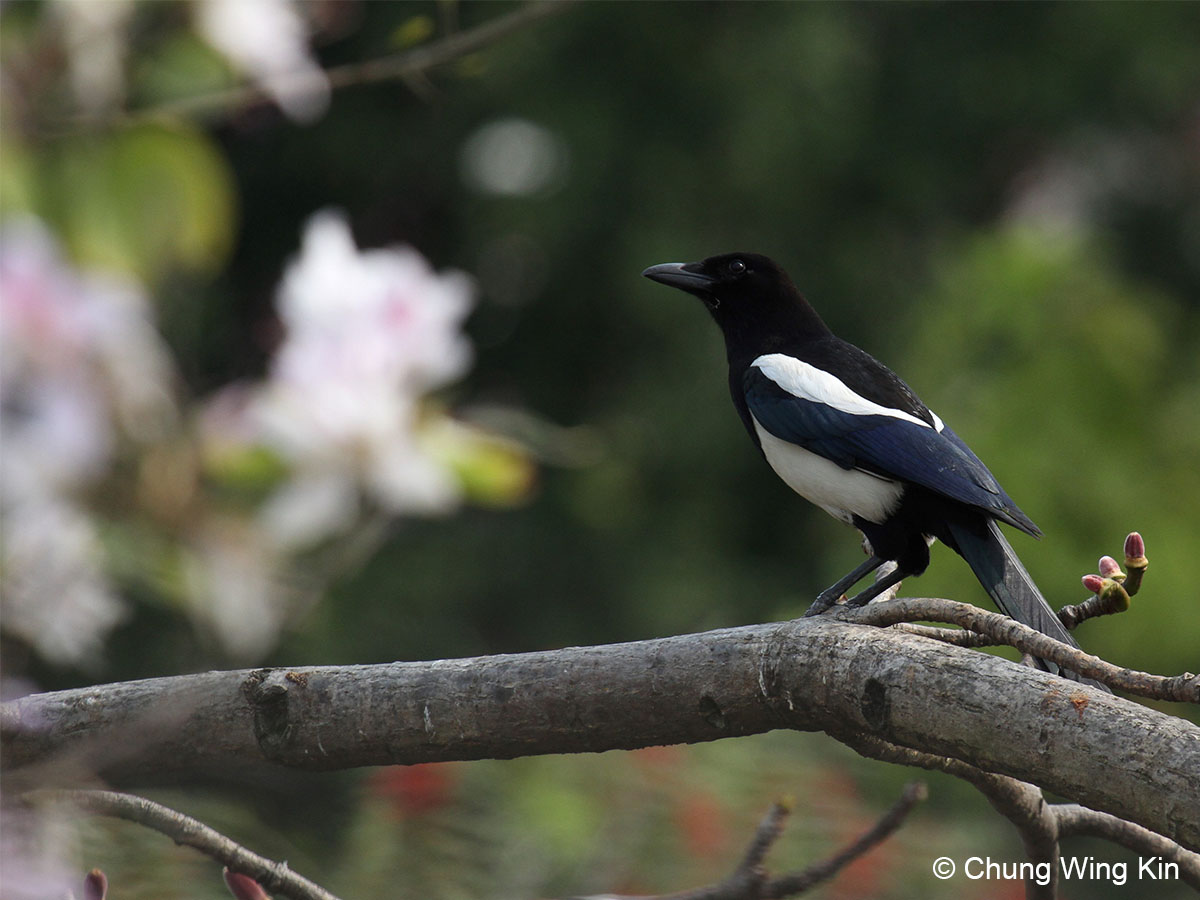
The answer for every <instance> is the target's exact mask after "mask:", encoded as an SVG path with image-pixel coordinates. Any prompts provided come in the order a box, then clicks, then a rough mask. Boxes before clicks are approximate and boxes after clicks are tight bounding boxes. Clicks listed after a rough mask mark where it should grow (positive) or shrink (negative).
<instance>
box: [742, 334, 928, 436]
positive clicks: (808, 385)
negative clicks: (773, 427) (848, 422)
mask: <svg viewBox="0 0 1200 900" xmlns="http://www.w3.org/2000/svg"><path fill="white" fill-rule="evenodd" d="M750 365H752V366H754V368H756V369H758V370H759V371H760V372H762V373H763V374H764V375H766V376H767V377H768V378H770V379H771V380H772V381H773V382H775V383H776V384H777V385H779V386H780V387H781V388H783V389H784V390H785V391H787V392H788V393H789V394H791V395H792V396H793V397H799V398H801V399H803V400H811V401H813V402H814V403H823V404H825V405H826V406H831V407H833V408H834V409H836V410H838V411H839V412H844V413H848V414H849V415H852V416H891V417H892V418H893V419H901V420H903V421H905V422H912V423H913V424H914V425H920V426H922V427H924V428H930V427H933V428H934V430H935V431H939V432H940V431H941V430H942V429H943V428H944V427H945V426H944V425H943V424H942V420H941V419H939V418H938V417H937V415H935V414H934V413H933V412H932V411H931V412H930V415H933V422H934V424H933V426H930V424H929V423H928V422H926V421H924V420H923V419H918V418H917V417H916V416H913V415H910V414H909V413H906V412H904V411H903V410H899V409H889V408H888V407H886V406H880V405H879V404H878V403H875V402H874V401H872V400H868V399H867V398H866V397H863V396H862V395H861V394H858V393H856V392H854V391H852V390H851V389H850V388H849V387H847V386H846V384H845V383H844V382H843V381H842V380H841V379H840V378H837V377H836V376H834V375H830V374H829V373H828V372H826V371H824V370H822V369H818V368H817V367H816V366H810V365H809V364H808V363H806V362H803V361H801V360H799V359H796V358H795V357H794V356H788V355H787V354H785V353H767V354H764V355H763V356H760V357H759V358H758V359H756V360H754V362H752V363H751V364H750Z"/></svg>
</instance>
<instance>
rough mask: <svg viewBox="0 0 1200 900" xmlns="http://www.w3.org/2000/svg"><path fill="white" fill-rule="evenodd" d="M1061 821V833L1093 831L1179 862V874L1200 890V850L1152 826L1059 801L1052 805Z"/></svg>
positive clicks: (1128, 847) (1061, 835)
mask: <svg viewBox="0 0 1200 900" xmlns="http://www.w3.org/2000/svg"><path fill="white" fill-rule="evenodd" d="M1050 808H1051V810H1053V812H1054V817H1055V819H1056V820H1057V823H1058V834H1059V837H1064V838H1065V837H1072V836H1074V835H1090V836H1091V837H1099V838H1104V839H1105V840H1109V841H1112V842H1113V843H1114V844H1120V845H1121V846H1122V847H1125V848H1127V849H1129V850H1132V851H1133V852H1134V853H1141V854H1144V855H1146V856H1161V857H1162V858H1163V859H1164V860H1165V861H1167V862H1173V863H1177V864H1178V865H1179V878H1180V880H1181V881H1183V882H1184V883H1185V884H1188V885H1190V886H1191V887H1192V888H1194V889H1195V890H1197V891H1200V853H1193V852H1192V851H1191V850H1185V849H1184V848H1183V847H1180V846H1179V845H1178V844H1177V843H1175V842H1174V841H1172V840H1170V839H1168V838H1165V837H1163V836H1162V835H1161V834H1155V833H1154V832H1153V831H1151V830H1150V829H1148V828H1143V827H1142V826H1141V825H1135V824H1133V823H1132V822H1126V821H1125V820H1124V819H1118V818H1117V817H1116V816H1110V815H1109V814H1108V813H1102V812H1097V811H1096V810H1094V809H1088V808H1087V807H1086V806H1080V805H1079V804H1077V803H1056V804H1055V805H1054V806H1052V807H1050Z"/></svg>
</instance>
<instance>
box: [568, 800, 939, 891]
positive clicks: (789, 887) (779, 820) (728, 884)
mask: <svg viewBox="0 0 1200 900" xmlns="http://www.w3.org/2000/svg"><path fill="white" fill-rule="evenodd" d="M927 793H928V792H927V791H926V788H925V785H924V784H923V783H922V782H920V781H912V782H909V783H908V784H907V785H905V787H904V791H903V792H902V793H901V795H900V799H899V800H897V801H896V802H895V803H894V804H893V805H892V807H891V809H889V810H888V811H887V812H886V813H884V814H883V815H882V816H881V817H880V818H879V820H878V821H877V822H876V823H875V824H874V825H873V826H872V827H871V828H870V829H869V830H868V831H866V832H865V833H863V834H862V835H860V836H859V837H858V838H857V839H856V840H855V841H854V842H853V843H851V844H849V845H847V846H846V847H844V848H842V849H841V850H839V851H838V852H837V853H835V854H834V855H833V856H831V857H829V858H828V859H824V860H821V861H820V862H817V863H814V864H813V865H811V866H808V867H807V868H805V869H802V870H800V871H798V872H793V873H790V874H788V875H779V876H776V877H770V876H768V875H767V874H766V872H765V871H764V870H763V861H764V859H765V858H766V855H767V851H768V850H770V849H771V847H772V845H774V843H775V842H776V841H777V840H779V835H780V834H782V833H783V825H784V822H785V821H786V819H787V816H788V813H789V810H788V807H787V806H785V805H784V804H782V803H775V804H773V805H772V806H771V808H770V809H769V810H768V811H767V814H766V815H765V816H764V817H763V820H762V821H761V822H760V823H759V825H758V828H757V829H755V832H754V837H753V839H752V840H751V841H750V845H749V846H748V847H747V848H746V852H745V854H744V855H743V856H742V860H741V862H740V863H738V866H737V868H736V869H734V870H733V872H732V873H730V875H729V876H728V877H727V878H725V879H724V880H723V881H721V882H719V883H717V884H710V885H705V886H704V887H699V888H693V889H692V890H688V891H679V892H677V893H673V894H658V895H653V896H639V897H633V896H629V895H624V894H620V895H615V894H605V895H602V896H599V897H591V898H585V900H781V898H784V897H794V896H796V895H797V894H803V893H804V892H805V891H807V890H809V889H810V888H813V887H815V886H816V885H818V884H821V883H822V882H825V881H828V880H829V879H831V878H833V877H834V876H835V875H837V873H838V872H840V871H841V870H842V869H844V868H846V866H848V865H850V863H852V862H854V861H855V860H856V859H858V858H859V857H861V856H864V855H865V854H867V853H868V852H869V851H870V850H871V849H872V848H874V847H876V846H878V845H879V844H881V843H882V842H883V841H885V840H887V839H888V838H889V837H890V836H891V835H892V834H893V833H895V831H896V830H897V829H898V828H899V827H900V826H901V825H902V824H904V820H905V819H906V818H907V817H908V814H909V813H910V812H912V811H913V809H914V808H915V807H916V805H917V804H918V803H920V802H921V801H922V800H924V799H925V797H926V796H927Z"/></svg>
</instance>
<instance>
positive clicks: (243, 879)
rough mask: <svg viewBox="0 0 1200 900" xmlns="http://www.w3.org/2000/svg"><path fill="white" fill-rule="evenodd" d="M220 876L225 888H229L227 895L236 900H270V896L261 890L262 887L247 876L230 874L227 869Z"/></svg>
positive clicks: (236, 873) (235, 873) (238, 873)
mask: <svg viewBox="0 0 1200 900" xmlns="http://www.w3.org/2000/svg"><path fill="white" fill-rule="evenodd" d="M222 874H223V875H224V876H225V886H226V887H228V888H229V893H231V894H233V896H235V897H237V900H271V897H270V895H268V894H267V892H266V891H264V890H263V889H262V885H260V884H259V883H258V882H257V881H255V880H254V879H253V878H251V877H250V876H249V875H243V874H242V873H241V872H230V871H229V869H226V870H225V871H224V872H223V873H222Z"/></svg>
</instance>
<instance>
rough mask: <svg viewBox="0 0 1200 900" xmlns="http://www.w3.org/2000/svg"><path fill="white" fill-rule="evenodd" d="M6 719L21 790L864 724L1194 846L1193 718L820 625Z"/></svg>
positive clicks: (115, 701) (205, 679) (1199, 833)
mask: <svg viewBox="0 0 1200 900" xmlns="http://www.w3.org/2000/svg"><path fill="white" fill-rule="evenodd" d="M908 602H909V601H892V603H889V604H880V607H881V609H882V607H884V606H892V605H893V604H898V605H901V606H903V604H907V603H908ZM940 602H942V603H948V601H940ZM949 605H950V606H951V607H953V606H957V605H956V604H949ZM904 608H905V609H907V608H908V607H904ZM985 615H986V614H985ZM976 624H978V623H976ZM1018 627H1019V626H1018ZM1034 649H1035V652H1037V653H1038V655H1040V656H1050V655H1051V654H1050V653H1049V652H1048V649H1049V648H1045V647H1041V646H1038V647H1035V648H1034ZM1085 656H1086V654H1085ZM1072 664H1074V662H1073V663H1072ZM1089 665H1090V663H1089ZM1104 666H1107V664H1106V663H1099V667H1101V668H1102V667H1104ZM1080 668H1083V667H1082V666H1081V667H1080ZM1098 670H1099V669H1098ZM1089 674H1090V673H1089ZM0 726H2V736H3V751H4V758H5V763H6V768H7V770H8V774H9V777H10V778H12V779H13V780H14V781H16V782H19V783H21V784H37V783H38V782H39V780H40V781H42V782H48V783H59V784H61V783H64V782H66V781H69V780H70V779H71V778H72V774H71V773H72V771H76V772H85V773H94V772H98V773H100V774H101V775H102V776H103V777H106V778H108V779H109V780H110V782H111V783H115V784H124V785H129V784H147V783H162V782H166V781H171V780H179V779H183V778H188V779H194V778H196V777H202V776H204V775H205V774H208V775H213V776H220V777H223V778H227V777H229V776H230V775H232V774H238V772H239V770H241V772H242V773H247V772H249V773H253V772H256V771H260V770H261V767H263V766H270V765H278V766H296V767H302V768H309V769H338V768H346V767H351V766H365V765H386V764H393V763H416V762H429V761H436V760H450V759H478V758H485V757H491V758H511V757H515V756H525V755H532V754H542V753H571V752H590V751H601V750H610V749H631V748H635V747H644V746H650V745H657V744H674V743H695V742H699V741H709V740H717V739H720V738H724V737H732V736H737V735H745V734H754V733H759V732H764V731H769V730H772V729H776V728H791V729H796V730H823V731H830V732H831V733H838V732H839V731H846V730H853V731H857V732H861V733H865V734H869V735H872V736H875V737H877V738H879V739H881V740H885V741H888V742H890V743H893V744H896V745H899V746H902V747H908V748H912V749H915V750H920V751H923V752H926V753H931V754H934V755H937V756H950V757H954V758H956V759H959V760H963V761H965V762H968V763H970V764H971V765H973V766H976V767H977V768H979V769H982V770H985V771H987V772H995V773H999V774H1003V775H1010V776H1012V777H1014V778H1018V779H1020V780H1021V781H1027V782H1032V783H1034V784H1038V785H1040V786H1042V787H1043V788H1046V789H1049V790H1052V791H1054V792H1056V793H1057V794H1059V795H1061V796H1063V797H1064V798H1067V799H1069V800H1071V801H1075V802H1078V803H1081V804H1083V805H1085V806H1088V807H1091V808H1093V809H1098V810H1103V811H1105V812H1108V813H1111V814H1112V815H1115V816H1118V817H1120V818H1123V819H1129V820H1132V821H1135V822H1138V823H1139V824H1141V825H1143V826H1145V827H1147V828H1149V829H1151V830H1153V831H1156V832H1158V833H1160V834H1163V835H1166V836H1167V837H1170V838H1172V839H1173V840H1177V841H1179V842H1180V843H1182V844H1183V845H1185V846H1187V847H1189V848H1192V849H1197V848H1200V789H1198V788H1197V782H1196V778H1195V773H1196V772H1197V771H1200V727H1197V726H1196V725H1194V724H1192V723H1190V722H1188V721H1185V720H1183V719H1180V718H1176V717H1173V716H1170V715H1166V714H1164V713H1162V712H1159V711H1157V710H1153V709H1149V708H1146V707H1144V706H1141V705H1139V704H1136V703H1133V702H1131V701H1128V700H1125V699H1122V698H1120V697H1115V696H1111V695H1105V694H1101V693H1099V692H1098V691H1095V690H1092V689H1090V688H1088V687H1086V686H1083V685H1080V684H1077V683H1074V682H1070V681H1067V680H1065V679H1062V678H1058V677H1055V676H1052V675H1049V674H1046V673H1044V672H1040V671H1037V670H1033V669H1030V668H1028V667H1023V666H1019V665H1016V664H1014V663H1011V662H1008V661H1007V660H1003V659H999V658H997V657H993V656H989V655H987V654H982V653H977V652H974V651H970V650H964V649H961V648H956V647H950V646H947V645H945V644H941V643H938V642H936V641H930V640H927V639H924V638H921V637H917V636H914V635H908V634H903V633H899V632H896V631H893V630H889V629H880V628H871V627H865V626H861V625H851V624H847V623H845V622H838V621H835V620H833V619H831V618H828V617H816V618H809V619H801V620H796V621H793V622H786V623H782V624H777V625H756V626H750V627H745V628H733V629H724V630H720V631H713V632H707V633H704V634H694V635H682V636H677V637H670V638H663V639H658V640H650V641H641V642H636V643H629V644H614V645H608V646H600V647H577V648H568V649H564V650H554V651H543V652H538V653H526V654H516V655H503V656H492V657H480V658H475V659H458V660H439V661H436V662H401V663H392V664H389V665H376V666H346V667H311V668H299V669H263V670H253V671H241V672H208V673H203V674H198V675H191V676H178V677H173V678H160V679H149V680H145V681H136V682H128V683H124V684H114V685H102V686H99V687H93V688H84V689H80V690H74V691H62V692H58V693H52V694H41V695H33V696H30V697H26V698H23V699H20V700H16V701H10V702H9V703H6V704H4V705H3V707H2V715H0Z"/></svg>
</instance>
